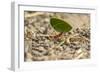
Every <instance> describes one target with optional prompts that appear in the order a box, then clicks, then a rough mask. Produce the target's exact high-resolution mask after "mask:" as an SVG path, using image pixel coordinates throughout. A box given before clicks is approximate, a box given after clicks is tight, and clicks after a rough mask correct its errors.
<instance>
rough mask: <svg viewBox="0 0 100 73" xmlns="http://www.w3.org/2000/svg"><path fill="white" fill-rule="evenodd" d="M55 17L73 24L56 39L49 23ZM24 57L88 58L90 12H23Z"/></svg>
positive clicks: (48, 58)
mask: <svg viewBox="0 0 100 73" xmlns="http://www.w3.org/2000/svg"><path fill="white" fill-rule="evenodd" d="M52 17H56V18H59V19H61V20H64V21H65V22H68V23H69V24H70V25H71V26H72V30H71V31H69V32H67V33H64V34H63V35H62V36H60V37H59V38H58V39H54V38H50V36H55V35H57V34H58V33H59V32H57V31H55V30H54V29H53V27H52V26H51V25H50V18H52ZM24 37H25V38H24V44H25V46H24V50H25V51H24V60H25V61H26V62H29V61H48V60H73V59H89V58H90V51H91V50H90V15H89V14H84V13H57V12H35V11H25V12H24Z"/></svg>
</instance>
